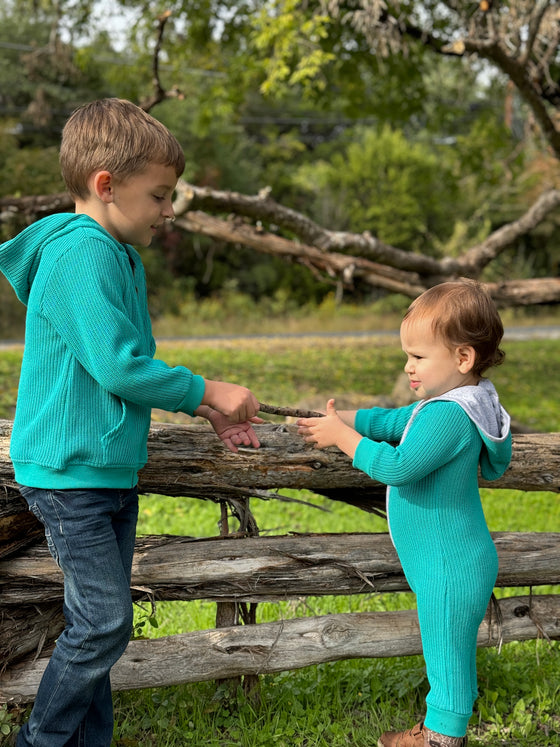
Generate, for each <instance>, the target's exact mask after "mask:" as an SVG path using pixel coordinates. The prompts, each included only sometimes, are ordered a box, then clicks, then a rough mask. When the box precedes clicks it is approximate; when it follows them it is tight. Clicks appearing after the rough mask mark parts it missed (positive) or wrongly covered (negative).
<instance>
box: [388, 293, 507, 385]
mask: <svg viewBox="0 0 560 747" xmlns="http://www.w3.org/2000/svg"><path fill="white" fill-rule="evenodd" d="M426 318H429V319H431V327H432V332H433V333H434V335H435V336H436V337H439V338H440V339H441V340H443V342H444V343H445V344H446V345H448V346H449V347H450V348H454V347H457V346H460V345H470V346H471V347H472V348H473V349H474V351H475V356H476V359H475V363H474V366H473V369H472V370H473V373H474V374H475V375H477V376H481V375H482V374H483V373H484V371H486V369H488V368H490V367H492V366H499V365H500V363H502V362H503V360H504V358H505V353H504V351H503V350H501V349H500V342H501V340H502V337H503V335H504V327H503V324H502V320H501V319H500V315H499V313H498V309H497V308H496V305H495V303H494V301H493V300H492V298H491V296H490V294H489V293H488V292H487V291H486V290H485V289H484V288H483V286H482V285H481V284H480V283H478V282H477V281H475V280H470V279H461V280H456V281H449V282H446V283H440V284H439V285H434V286H433V288H429V289H428V290H427V291H425V292H424V293H422V295H421V296H418V298H416V299H415V300H414V301H413V302H412V303H411V304H410V306H409V307H408V311H407V312H406V314H405V316H404V318H403V322H404V321H408V322H414V321H417V320H419V319H426Z"/></svg>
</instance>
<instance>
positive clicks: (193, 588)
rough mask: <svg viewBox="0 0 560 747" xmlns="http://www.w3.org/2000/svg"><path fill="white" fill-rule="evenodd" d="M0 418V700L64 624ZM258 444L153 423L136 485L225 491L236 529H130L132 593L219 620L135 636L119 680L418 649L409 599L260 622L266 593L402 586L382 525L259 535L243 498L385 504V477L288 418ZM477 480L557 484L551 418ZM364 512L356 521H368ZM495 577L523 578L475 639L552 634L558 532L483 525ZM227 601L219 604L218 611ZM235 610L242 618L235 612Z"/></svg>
mask: <svg viewBox="0 0 560 747" xmlns="http://www.w3.org/2000/svg"><path fill="white" fill-rule="evenodd" d="M11 426H12V423H11V422H10V421H7V420H0V486H1V487H2V490H1V491H0V702H23V703H25V702H31V701H32V700H33V699H34V697H35V694H36V690H37V687H38V684H39V681H40V678H41V675H42V672H43V670H44V668H45V666H46V662H47V661H48V656H49V652H50V650H51V649H52V645H53V642H54V641H55V639H56V637H57V636H58V635H59V633H60V631H61V630H62V628H63V625H64V621H63V615H62V598H63V580H62V574H61V572H60V571H59V569H58V568H57V566H56V564H55V563H54V561H53V560H52V559H51V557H50V555H49V553H48V550H47V548H46V544H45V542H44V538H43V531H42V527H41V525H40V524H39V523H38V522H37V520H36V519H35V517H34V516H33V515H32V514H31V513H30V512H29V511H28V510H27V506H26V504H25V501H24V500H23V499H22V498H21V496H20V495H19V493H18V491H17V486H16V484H15V481H14V474H13V469H12V464H11V462H10V459H9V441H10V435H11ZM256 427H257V429H258V436H259V439H260V441H261V448H260V449H258V450H251V449H242V450H241V451H240V452H239V453H238V454H233V453H231V452H229V451H227V450H226V449H225V448H224V447H223V445H222V444H221V443H220V441H219V440H218V439H217V438H216V436H215V435H214V433H213V431H212V430H211V429H210V428H209V427H208V426H204V425H169V424H153V426H152V428H151V430H150V435H149V460H148V464H147V465H146V467H145V468H144V469H143V470H142V472H141V475H140V491H141V493H143V494H158V495H164V496H166V495H167V496H187V497H188V498H189V499H191V498H195V499H196V498H198V499H206V500H212V501H215V502H217V503H220V504H221V505H222V507H223V506H224V505H226V506H227V507H228V509H229V510H230V511H233V513H234V514H235V515H236V516H237V517H238V518H239V521H240V526H241V530H240V531H236V532H235V533H232V534H230V533H227V512H223V518H224V526H226V531H225V533H224V535H223V536H221V537H215V538H210V539H200V538H198V539H197V538H192V537H177V536H168V535H157V536H144V537H138V539H137V544H136V552H135V557H134V565H133V578H132V594H133V597H134V598H135V599H137V600H140V599H150V600H156V601H157V600H196V599H205V600H212V601H214V602H216V603H217V609H218V615H217V625H216V628H215V629H212V630H203V631H195V632H190V633H184V634H179V635H174V636H169V637H166V638H160V639H151V640H132V641H131V642H130V644H129V646H128V648H127V650H126V652H125V653H124V655H123V656H122V658H121V659H120V661H119V662H118V663H117V664H116V665H115V667H114V668H113V672H112V683H113V687H114V689H116V690H119V689H121V690H124V689H134V688H144V687H157V686H162V685H172V684H180V683H187V682H197V681H202V680H213V679H215V680H223V679H229V678H238V677H241V676H246V677H247V678H248V679H249V678H251V677H252V678H254V677H255V676H256V675H259V674H265V673H271V672H279V671H283V670H289V669H297V668H301V667H306V666H309V665H313V664H318V663H322V662H329V661H336V660H341V659H349V658H362V657H386V656H405V655H411V654H418V653H420V652H421V642H420V634H419V630H418V621H417V616H416V612H415V611H414V610H402V611H398V612H371V613H367V612H360V613H344V614H329V615H323V616H319V617H303V618H294V619H284V620H281V621H278V622H270V623H260V624H255V622H254V621H255V615H254V612H255V605H256V604H257V603H260V602H270V601H278V600H289V599H299V598H301V597H305V596H321V595H336V594H339V595H340V594H344V595H346V594H364V593H373V592H386V591H391V592H394V591H407V590H408V586H407V584H406V581H405V579H404V576H403V573H402V569H401V567H400V564H399V561H398V558H397V556H396V553H395V551H394V549H393V547H392V545H391V542H390V539H389V537H388V535H387V534H386V533H382V534H372V533H362V532H357V533H352V534H330V535H318V534H305V535H301V534H298V535H295V536H293V535H288V536H258V527H256V526H255V525H254V520H253V518H252V514H251V512H250V510H249V502H248V501H249V498H250V497H256V498H271V497H272V496H273V495H274V496H276V497H278V498H279V499H281V496H280V495H277V494H276V492H273V491H277V490H278V489H287V488H296V489H308V490H311V491H313V492H315V493H317V494H321V495H324V496H327V497H328V498H330V499H332V500H334V501H336V500H339V501H344V502H347V503H350V504H353V505H355V506H357V507H359V508H361V509H363V510H364V511H370V512H371V511H373V512H381V513H382V512H383V510H384V503H385V497H384V496H385V488H384V487H383V486H381V485H379V484H376V483H374V482H373V481H372V480H370V479H369V478H368V477H367V476H366V475H364V474H362V473H361V472H359V471H358V470H355V469H353V467H352V465H351V462H350V460H349V459H348V458H347V457H346V456H345V455H343V454H341V453H340V452H339V451H338V450H337V449H327V450H324V451H318V450H316V449H313V448H311V447H310V446H307V445H305V444H304V443H303V442H302V440H301V438H299V437H298V436H297V435H296V433H295V428H294V426H293V425H290V424H284V423H282V424H272V423H267V424H264V425H259V426H256ZM480 485H481V487H491V488H497V489H500V488H508V489H517V490H524V491H535V490H536V491H550V492H555V493H558V492H560V433H537V434H535V433H530V434H515V435H514V442H513V459H512V463H511V465H510V467H509V468H508V470H507V471H506V473H505V475H504V476H503V477H502V478H501V479H500V480H498V481H496V482H493V483H485V482H484V481H483V480H482V479H481V480H480ZM363 524H364V522H362V526H363ZM493 537H494V541H495V544H496V547H497V550H498V555H499V561H500V570H499V575H498V580H497V586H500V587H531V593H530V594H528V595H524V596H516V597H507V598H503V599H500V600H497V601H495V603H494V604H491V605H490V606H489V609H488V613H487V616H486V618H485V620H484V621H483V623H482V625H481V626H480V630H479V636H478V643H479V645H480V646H494V645H499V644H501V643H502V642H503V643H507V642H509V641H520V640H528V639H534V638H538V637H545V638H550V639H557V638H560V595H558V594H538V593H532V592H533V590H535V591H538V589H537V588H536V587H539V586H543V585H557V584H560V533H558V532H545V533H513V532H498V533H495V534H494V535H493ZM220 611H221V614H220ZM241 623H243V624H241Z"/></svg>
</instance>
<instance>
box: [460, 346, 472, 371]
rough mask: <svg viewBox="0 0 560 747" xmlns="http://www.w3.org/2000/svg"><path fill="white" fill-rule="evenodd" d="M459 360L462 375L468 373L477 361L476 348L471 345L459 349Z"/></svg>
mask: <svg viewBox="0 0 560 747" xmlns="http://www.w3.org/2000/svg"><path fill="white" fill-rule="evenodd" d="M457 358H458V361H459V371H460V372H461V373H468V372H469V371H471V370H472V368H473V366H474V364H475V361H476V353H475V351H474V348H473V347H472V346H471V345H461V346H460V347H458V348H457Z"/></svg>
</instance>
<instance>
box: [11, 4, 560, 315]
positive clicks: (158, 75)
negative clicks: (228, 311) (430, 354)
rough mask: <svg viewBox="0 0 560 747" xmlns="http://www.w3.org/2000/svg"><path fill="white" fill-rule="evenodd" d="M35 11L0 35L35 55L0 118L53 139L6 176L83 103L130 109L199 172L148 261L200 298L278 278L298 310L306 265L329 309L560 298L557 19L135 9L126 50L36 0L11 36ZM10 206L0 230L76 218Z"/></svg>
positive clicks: (344, 7)
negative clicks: (334, 303) (413, 300)
mask: <svg viewBox="0 0 560 747" xmlns="http://www.w3.org/2000/svg"><path fill="white" fill-rule="evenodd" d="M26 2H27V0H12V2H11V4H10V5H8V6H7V9H5V10H4V14H5V18H3V20H5V21H6V22H7V23H8V22H9V23H8V25H7V26H3V27H2V28H3V29H4V28H13V29H14V35H16V34H18V33H19V34H20V37H18V38H21V39H22V45H24V46H25V45H28V46H33V45H35V47H34V49H33V54H31V57H29V58H26V57H25V53H23V52H22V50H17V49H13V50H10V49H7V48H6V47H0V49H1V50H2V65H1V66H0V76H2V77H1V80H2V81H4V80H7V79H8V78H9V76H12V78H11V79H10V80H11V82H12V84H13V85H11V86H10V89H9V90H10V95H7V96H4V94H2V95H1V96H0V104H1V105H3V106H4V107H5V108H4V111H3V114H4V116H8V115H7V110H8V109H9V107H11V110H10V111H11V116H12V117H14V116H15V117H16V118H17V120H18V122H19V123H20V124H21V123H23V122H24V121H30V118H31V119H32V117H33V116H35V117H36V116H37V114H36V113H37V111H39V112H42V115H43V125H42V127H39V128H38V132H36V133H35V134H33V136H32V139H31V140H25V139H24V138H22V137H21V133H20V134H19V135H18V134H17V133H16V134H15V137H16V139H17V146H16V147H15V149H14V148H11V147H7V148H5V147H3V146H2V147H0V161H2V163H3V164H6V163H8V164H9V163H14V160H13V159H14V158H15V157H16V155H15V151H17V150H18V149H19V150H20V152H22V153H23V152H24V151H26V155H27V156H29V154H30V153H33V151H30V148H31V146H32V145H34V146H37V145H45V146H49V145H50V146H52V145H53V142H52V138H54V131H55V130H56V129H57V128H59V126H60V124H59V120H58V119H57V117H58V115H59V114H60V115H62V114H64V115H66V114H67V113H68V108H69V107H71V106H72V105H75V104H76V103H80V102H81V101H84V100H88V99H89V98H93V97H96V96H101V95H117V96H126V97H127V98H131V99H132V100H136V101H138V102H139V103H140V104H141V105H142V106H144V107H145V108H146V109H150V110H151V111H152V112H153V113H154V114H156V116H158V117H159V118H160V119H162V121H164V122H165V123H166V124H167V125H168V126H169V127H170V128H171V129H172V130H173V132H175V134H176V135H177V136H178V138H179V139H180V140H181V142H182V144H183V146H184V148H185V151H186V154H187V164H188V165H187V170H186V173H185V179H186V180H185V182H182V183H181V185H180V189H179V190H178V196H177V203H176V212H177V214H178V216H179V218H178V220H177V222H176V224H175V229H174V231H173V232H171V234H169V233H165V234H163V235H162V236H161V237H160V240H159V243H157V244H156V248H160V249H163V253H164V256H165V257H166V258H167V262H168V268H169V269H170V270H171V271H172V272H174V273H175V275H176V276H183V275H185V274H189V275H190V276H191V278H192V281H190V283H189V287H193V288H195V289H196V291H197V292H198V293H204V292H205V289H206V292H208V291H209V290H211V289H215V288H217V287H220V285H222V284H223V283H226V282H230V283H231V279H232V276H235V278H236V282H238V283H239V287H240V288H241V289H242V290H246V291H248V292H250V293H251V294H253V295H255V296H258V295H259V294H262V293H268V294H270V293H271V291H272V290H273V289H274V288H275V287H278V286H279V285H281V284H282V283H283V282H285V279H286V278H289V280H288V285H289V284H290V283H289V281H290V280H291V281H297V282H292V289H293V290H294V293H296V294H297V284H298V283H303V281H302V277H303V275H302V273H301V272H300V273H298V275H297V276H296V275H293V267H294V266H295V265H299V266H300V267H303V268H305V270H306V271H307V272H309V271H311V275H310V277H314V278H315V280H314V281H313V282H315V283H316V288H317V289H323V290H320V291H319V292H320V293H321V292H323V293H324V292H327V289H328V288H329V286H331V285H332V284H335V285H337V287H338V288H339V290H342V289H344V291H345V292H360V293H361V292H364V290H367V289H368V288H369V289H370V290H374V291H375V292H377V290H378V289H382V290H384V291H389V292H399V293H403V294H405V295H408V296H414V295H416V294H417V293H419V292H421V291H422V290H423V289H424V288H426V287H429V286H430V285H432V284H434V283H436V282H440V281H441V280H443V279H445V278H449V277H455V276H458V275H467V276H472V277H480V278H482V279H483V280H486V281H488V282H489V283H490V286H489V287H491V289H492V292H493V293H494V294H495V296H496V297H497V298H498V300H499V301H500V303H503V304H510V305H516V304H534V303H539V302H547V303H552V302H554V303H557V302H558V300H559V299H560V283H558V281H557V279H555V278H548V279H547V278H546V276H547V275H552V274H555V273H557V263H558V257H559V251H558V249H557V248H556V247H557V246H558V241H557V237H558V217H557V216H558V205H559V204H560V192H558V178H559V173H558V159H559V157H560V129H559V125H558V123H559V121H560V120H559V118H558V107H559V106H560V90H559V84H558V80H559V72H560V70H559V64H560V60H559V53H558V40H559V34H560V31H559V28H560V24H559V22H558V17H557V6H556V4H555V2H554V0H510V2H501V3H495V2H494V3H493V2H488V0H484V2H467V3H463V2H456V1H455V0H451V1H449V2H441V1H439V0H437V1H436V0H423V1H419V0H394V1H392V2H384V1H383V2H382V0H368V2H366V1H365V0H350V2H348V0H344V1H343V0H324V2H323V1H321V0H311V2H308V3H305V4H301V3H296V2H295V0H255V1H254V2H249V1H247V2H235V3H232V2H229V1H227V0H226V1H223V0H216V1H215V2H213V3H209V2H206V1H205V0H177V1H176V2H171V3H169V4H167V5H165V6H161V7H160V8H159V9H158V10H156V11H155V13H156V15H155V16H154V8H153V7H152V8H150V10H149V11H148V10H147V9H146V8H145V7H144V6H143V5H141V4H138V3H137V2H136V0H125V2H122V3H121V4H120V6H117V7H118V8H120V9H121V10H120V12H121V13H122V14H123V16H124V17H125V18H126V19H127V26H126V28H125V29H123V31H122V32H121V37H122V38H125V39H126V43H122V38H121V44H120V47H119V48H117V46H118V45H116V43H115V40H114V39H113V38H112V36H111V35H110V34H109V33H108V32H107V31H106V30H103V29H102V28H101V27H100V25H99V24H98V23H97V24H96V23H94V22H93V21H94V20H95V19H96V18H97V20H98V21H99V20H100V19H99V8H98V7H97V6H96V5H95V4H92V3H90V2H84V1H83V0H79V2H76V3H68V2H65V0H58V2H57V3H53V2H52V0H44V3H43V5H42V6H41V10H40V13H39V14H38V17H37V18H34V20H33V21H28V22H26V24H25V26H24V27H22V28H21V29H19V30H16V27H17V18H18V16H19V15H20V14H21V12H22V10H23V9H24V8H26ZM96 12H97V13H98V15H97V16H96ZM101 20H103V19H101ZM10 24H11V25H10ZM47 31H48V34H47ZM0 41H1V40H0ZM27 51H29V50H27ZM39 52H40V54H39ZM4 53H5V55H4ZM18 55H19V57H18ZM49 55H50V56H49ZM57 55H58V56H57ZM8 58H10V61H11V66H10V65H8V66H7V65H6V63H5V62H4V60H5V59H8ZM16 60H19V62H20V67H21V66H23V67H24V69H26V70H28V71H32V72H33V76H35V77H30V78H28V77H26V76H21V75H19V74H18V73H16V72H13V66H14V62H15V61H16ZM32 60H35V63H37V60H43V63H42V64H35V65H34V66H33V65H32ZM25 65H28V67H27V68H25ZM8 67H9V68H10V71H11V72H8ZM16 67H17V65H16ZM18 75H19V77H18ZM24 78H25V81H26V82H24ZM30 82H31V84H30ZM2 89H4V86H2ZM55 104H56V106H55ZM34 112H35V114H34ZM6 121H7V120H4V122H6ZM35 121H36V122H39V120H38V119H36V120H35ZM45 122H48V123H50V125H51V131H50V132H48V127H47V125H46V124H45ZM40 138H44V141H43V142H40ZM49 138H51V139H49ZM31 160H33V155H32V156H31ZM37 160H40V159H37ZM16 171H17V170H14V177H15V176H16ZM33 182H34V184H35V185H41V184H43V183H44V181H42V180H41V179H40V178H39V175H37V178H34V179H33ZM55 184H56V180H55V179H54V178H53V186H54V185H55ZM8 186H11V187H12V189H11V191H10V190H8V191H6V190H7V187H8ZM3 191H4V194H5V195H6V194H11V195H12V197H11V198H4V200H3V201H2V202H0V211H1V215H2V218H3V220H4V221H5V220H6V218H7V217H8V218H10V220H13V217H14V215H15V216H16V217H17V216H18V215H19V216H20V217H22V218H23V219H24V220H25V221H28V220H31V219H34V218H36V217H38V216H40V215H41V214H43V213H44V212H48V211H49V210H54V209H57V210H58V209H63V208H64V209H68V208H69V204H68V201H66V202H65V201H64V199H65V198H63V197H62V196H60V195H59V196H57V197H56V198H51V199H49V198H48V197H47V196H46V194H45V196H44V198H43V199H32V198H30V199H27V200H26V199H24V198H23V196H24V195H32V194H34V193H35V194H36V191H35V190H34V189H32V188H30V187H25V186H24V183H23V182H21V181H20V182H18V180H17V178H15V180H14V181H13V182H11V183H10V184H9V185H5V186H4V188H3ZM52 191H53V192H54V191H55V189H53V190H52ZM20 196H21V197H20ZM288 206H289V207H288ZM10 226H12V224H10ZM177 229H179V230H177ZM9 230H11V228H10V229H9ZM255 252H258V253H259V254H258V255H257V254H256V253H255ZM257 257H260V258H259V259H257ZM268 257H273V258H274V259H273V260H271V259H268ZM279 258H280V259H279ZM286 260H289V261H290V263H291V264H290V265H286V264H285V261H286ZM271 263H272V264H271ZM281 268H286V269H285V271H284V270H283V269H281ZM531 276H533V277H531ZM505 277H508V278H510V277H511V283H510V284H508V283H507V282H501V281H503V280H504V278H505ZM496 281H500V282H499V283H496ZM518 281H521V282H518ZM492 283H494V284H493V285H492ZM303 287H305V293H307V292H308V290H309V289H308V287H306V284H305V283H303Z"/></svg>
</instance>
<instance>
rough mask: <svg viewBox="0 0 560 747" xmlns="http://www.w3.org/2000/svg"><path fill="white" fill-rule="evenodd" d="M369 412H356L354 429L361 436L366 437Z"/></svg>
mask: <svg viewBox="0 0 560 747" xmlns="http://www.w3.org/2000/svg"><path fill="white" fill-rule="evenodd" d="M370 412H371V410H358V411H357V412H356V416H355V418H354V429H355V430H357V431H358V433H359V434H360V435H362V436H366V435H367V433H368V428H369V417H370V415H369V414H370Z"/></svg>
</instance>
